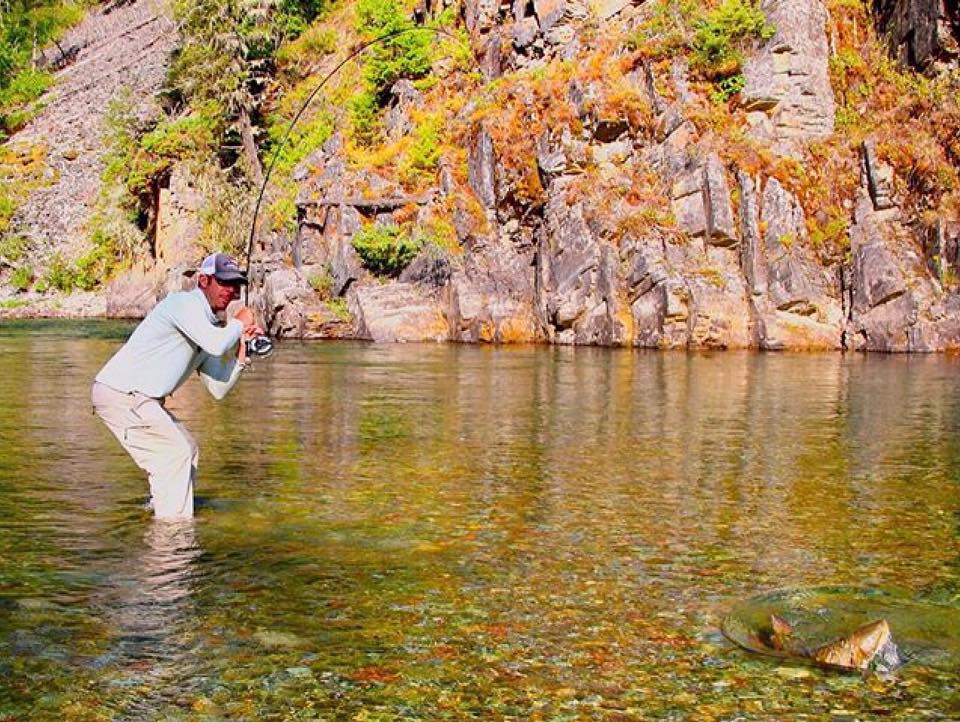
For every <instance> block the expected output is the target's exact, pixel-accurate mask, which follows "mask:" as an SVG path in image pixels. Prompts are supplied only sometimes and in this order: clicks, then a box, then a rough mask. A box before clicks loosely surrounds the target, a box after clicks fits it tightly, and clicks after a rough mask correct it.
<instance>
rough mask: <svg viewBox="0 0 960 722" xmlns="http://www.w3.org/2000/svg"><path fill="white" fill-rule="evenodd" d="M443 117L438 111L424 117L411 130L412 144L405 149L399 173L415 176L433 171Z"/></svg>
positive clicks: (438, 150)
mask: <svg viewBox="0 0 960 722" xmlns="http://www.w3.org/2000/svg"><path fill="white" fill-rule="evenodd" d="M442 125H443V119H442V118H441V116H440V114H439V113H432V114H430V115H428V116H427V117H426V118H424V120H423V122H421V123H420V124H419V125H417V127H416V128H415V129H414V131H413V146H412V147H411V148H410V150H409V151H407V155H406V158H405V159H404V163H403V167H402V169H401V173H402V174H403V175H405V176H408V177H410V176H415V175H417V174H421V173H433V171H435V170H436V169H437V163H438V162H439V160H440V130H441V128H442Z"/></svg>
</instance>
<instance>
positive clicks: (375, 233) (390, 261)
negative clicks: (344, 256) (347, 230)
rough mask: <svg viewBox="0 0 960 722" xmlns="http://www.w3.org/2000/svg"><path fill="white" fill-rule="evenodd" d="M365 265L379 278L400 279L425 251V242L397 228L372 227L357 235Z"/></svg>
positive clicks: (387, 226) (378, 225) (353, 241)
mask: <svg viewBox="0 0 960 722" xmlns="http://www.w3.org/2000/svg"><path fill="white" fill-rule="evenodd" d="M352 244H353V247H354V249H356V251H357V255H359V256H360V260H361V261H363V265H364V266H365V267H366V268H368V269H369V270H370V271H372V272H373V273H375V274H377V275H378V276H397V275H399V274H400V271H402V270H403V269H404V268H406V266H407V264H409V263H410V261H412V260H413V259H414V258H415V257H416V255H417V254H418V253H419V252H420V249H421V248H422V241H421V240H419V239H415V238H412V237H411V236H410V234H409V233H408V232H407V231H406V230H404V229H402V228H401V227H400V226H396V225H381V224H370V225H368V226H364V227H363V228H361V229H360V230H359V231H357V232H356V233H355V234H354V235H353V239H352Z"/></svg>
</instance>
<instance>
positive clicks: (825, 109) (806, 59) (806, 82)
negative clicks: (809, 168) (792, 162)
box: [743, 0, 834, 141]
mask: <svg viewBox="0 0 960 722" xmlns="http://www.w3.org/2000/svg"><path fill="white" fill-rule="evenodd" d="M761 7H762V8H763V10H764V11H765V12H766V14H767V17H768V19H769V21H770V22H771V23H772V24H773V25H774V26H775V27H776V29H777V30H776V33H775V34H774V36H773V37H772V38H771V39H770V40H768V41H767V42H766V44H765V45H764V46H763V48H762V49H761V50H760V52H759V53H758V54H757V55H756V56H755V57H752V58H750V59H749V60H748V61H747V63H746V65H745V66H744V69H743V75H744V78H745V80H746V85H745V87H744V89H743V106H744V108H745V109H746V110H747V111H753V112H757V113H765V114H767V115H768V116H769V117H770V119H771V120H772V123H773V137H772V138H768V140H775V141H789V140H791V139H799V140H805V139H809V138H817V137H822V136H826V135H829V134H830V133H831V132H833V116H834V98H833V89H832V88H831V87H830V78H829V74H828V68H827V60H828V57H829V50H828V46H827V36H826V31H825V29H826V22H827V11H826V9H825V8H824V6H823V3H822V2H821V0H765V2H763V3H762V5H761ZM758 127H761V128H762V127H763V126H762V125H760V126H758ZM761 135H762V134H761Z"/></svg>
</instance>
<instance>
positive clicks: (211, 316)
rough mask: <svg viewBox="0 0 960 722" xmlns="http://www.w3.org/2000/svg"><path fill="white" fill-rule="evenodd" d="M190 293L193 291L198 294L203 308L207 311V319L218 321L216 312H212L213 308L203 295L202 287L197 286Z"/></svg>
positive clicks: (211, 321)
mask: <svg viewBox="0 0 960 722" xmlns="http://www.w3.org/2000/svg"><path fill="white" fill-rule="evenodd" d="M190 293H195V294H197V295H198V296H200V298H201V300H202V301H203V308H204V310H206V312H207V319H209V321H210V323H219V322H220V319H218V318H217V314H215V313H214V312H213V309H212V308H210V302H209V301H208V300H207V297H206V296H205V295H204V293H203V289H202V288H200V287H199V286H198V287H197V288H195V289H193V290H192V291H191V292H190Z"/></svg>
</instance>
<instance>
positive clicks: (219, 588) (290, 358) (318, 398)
mask: <svg viewBox="0 0 960 722" xmlns="http://www.w3.org/2000/svg"><path fill="white" fill-rule="evenodd" d="M2 333H3V331H2V329H0V334H2ZM6 341H7V343H6V346H7V353H6V354H5V355H4V356H3V357H0V397H2V398H3V399H4V404H2V405H0V544H2V548H3V549H4V550H9V551H6V552H4V553H5V555H6V556H4V557H3V566H2V568H0V571H2V575H3V576H2V578H0V600H2V603H0V610H3V613H2V614H0V656H2V657H3V658H4V659H6V660H7V661H6V662H0V665H2V664H6V665H7V666H6V667H4V668H3V670H0V671H3V672H4V678H6V679H8V680H14V682H8V683H7V684H6V688H5V690H4V694H6V695H7V697H6V698H3V697H0V714H4V713H6V710H10V711H11V713H14V712H15V713H16V714H18V715H20V716H22V717H27V718H36V719H43V718H44V715H47V718H54V717H56V716H57V714H58V713H59V712H62V710H63V709H64V708H65V705H66V704H67V702H66V701H64V700H65V699H66V698H67V697H69V698H70V699H71V700H79V701H78V702H76V703H77V704H80V705H81V707H82V708H83V709H88V708H85V707H83V705H85V704H89V705H91V706H90V707H89V709H96V705H98V704H99V705H105V706H106V707H107V708H108V709H110V710H112V711H113V714H115V715H120V716H121V718H124V719H162V718H171V719H180V718H184V717H187V718H191V719H192V718H196V719H240V718H243V719H270V718H276V719H282V718H285V717H289V718H293V716H294V714H295V712H294V711H292V709H293V708H294V707H296V709H298V710H311V712H310V714H314V715H315V716H316V717H318V718H321V719H349V718H352V717H354V716H357V715H360V716H361V717H362V715H363V714H368V715H370V714H373V715H374V716H376V715H380V717H381V718H383V719H409V718H417V717H419V718H423V719H465V718H469V717H474V718H489V719H504V718H508V717H514V718H520V719H533V718H536V717H540V718H543V719H550V718H557V719H565V718H567V719H574V718H583V719H588V718H589V719H611V720H612V719H624V718H626V719H640V718H650V719H681V718H683V717H682V714H683V713H682V712H681V711H680V710H689V709H693V708H694V707H696V708H697V709H698V710H699V711H698V712H697V714H698V715H699V716H700V717H702V718H703V719H709V718H711V717H713V718H724V719H733V718H737V717H742V718H745V719H751V718H758V717H761V716H762V714H766V715H767V717H768V718H769V717H771V716H773V717H775V718H776V717H778V716H779V717H780V718H784V717H789V716H791V715H798V714H805V715H808V716H812V717H816V716H817V715H823V714H827V713H828V712H829V710H830V709H835V708H836V709H839V708H843V709H846V710H853V713H854V714H858V715H860V716H861V717H862V718H866V717H868V716H870V715H873V714H874V712H875V710H876V709H882V710H884V714H885V716H888V717H892V718H897V717H898V716H899V717H901V718H903V719H910V714H914V713H916V714H919V713H917V712H916V710H925V711H926V712H929V713H931V714H932V716H936V715H937V714H939V715H940V716H941V717H942V716H943V715H947V716H949V712H948V711H949V710H953V709H956V708H958V707H960V703H958V701H957V700H956V699H954V698H953V697H951V696H950V694H948V693H946V692H944V691H943V690H944V689H947V688H960V685H958V684H956V683H957V682H960V679H956V674H955V673H954V674H953V677H951V678H950V679H949V680H947V684H946V685H941V683H940V681H939V680H938V681H933V680H932V678H931V677H928V676H924V675H927V674H932V673H928V672H920V671H909V670H908V671H906V672H905V673H904V674H905V675H906V677H904V679H905V680H908V681H909V684H908V683H907V681H905V682H904V684H903V685H902V686H893V687H891V688H890V689H889V690H881V691H879V692H877V691H871V689H870V688H869V687H866V686H864V685H862V684H861V683H860V682H859V680H852V681H843V680H841V681H837V680H836V679H834V678H831V677H819V676H816V675H819V674H820V672H809V674H810V675H814V676H811V677H809V678H805V677H797V678H796V679H810V680H811V682H810V684H807V683H805V682H802V683H798V684H801V685H804V686H802V688H800V687H797V686H796V685H792V684H785V680H784V677H783V676H782V675H781V674H780V673H778V672H777V671H776V670H777V667H776V666H774V665H770V664H769V663H767V662H764V661H759V662H758V661H756V660H753V659H752V658H749V657H746V656H745V655H744V654H743V653H741V652H739V651H737V650H735V649H732V648H730V647H728V646H724V645H723V643H722V641H721V640H720V639H719V637H718V633H717V624H718V622H719V619H720V617H721V616H722V614H723V613H724V612H725V611H726V610H727V609H729V607H730V605H731V604H732V603H734V602H735V601H736V600H738V599H742V598H746V597H750V596H753V595H755V594H757V593H760V592H764V591H768V590H771V589H774V588H777V587H785V586H803V585H817V586H823V585H863V584H870V585H878V586H891V585H895V586H899V587H902V588H904V590H905V591H906V592H907V593H908V594H911V595H914V596H936V597H937V598H938V599H940V600H950V599H951V598H952V595H953V594H955V593H956V589H957V588H958V579H960V564H958V559H960V541H958V539H960V535H958V530H957V519H958V518H960V501H958V496H957V494H956V483H957V480H958V474H957V471H956V470H957V469H958V468H960V466H958V463H960V454H958V446H957V440H956V439H957V432H958V431H960V405H958V400H960V395H958V387H957V384H956V382H955V379H956V378H957V371H958V370H960V369H958V361H957V360H956V359H953V358H949V357H922V358H906V357H877V356H841V355H836V354H829V355H828V354H823V355H817V354H811V355H777V354H749V353H723V354H712V353H710V354H681V353H650V352H633V351H624V350H606V349H570V348H561V349H549V348H505V349H492V348H477V347H462V346H365V345H361V344H316V345H297V344H286V345H284V346H283V347H281V348H280V349H279V351H278V353H277V354H275V355H274V356H273V357H272V358H271V359H269V360H267V361H265V362H262V363H260V364H258V367H257V369H256V370H255V371H254V372H253V373H252V374H251V375H249V376H247V377H245V378H244V379H243V381H242V383H241V384H240V385H238V387H237V388H236V389H235V390H234V392H233V393H232V394H231V395H230V396H229V397H228V398H227V399H226V400H225V401H224V402H222V403H219V404H218V403H216V402H214V401H212V400H211V399H209V398H208V397H207V396H206V395H205V392H204V391H203V389H202V388H201V387H200V386H199V384H195V383H193V382H190V383H188V384H187V385H186V386H185V387H183V388H182V389H181V390H180V391H178V393H177V394H176V396H175V397H174V399H173V400H172V401H171V403H170V406H171V408H172V409H173V410H174V413H176V414H177V415H178V416H180V417H181V418H183V419H184V421H185V423H186V424H187V426H188V427H189V428H190V429H191V432H192V433H193V434H194V436H195V437H196V438H197V441H198V443H199V445H200V469H199V475H198V488H197V493H198V495H199V497H201V498H203V499H205V500H206V503H205V504H202V505H198V510H197V519H196V521H195V523H194V524H191V525H189V526H186V527H183V528H180V527H178V526H176V525H174V526H173V527H168V526H166V525H162V524H161V525H157V524H154V523H152V522H151V521H150V517H149V515H147V514H145V513H144V512H143V511H142V510H141V509H140V508H139V503H140V502H141V501H142V499H143V497H144V494H145V490H146V482H145V480H144V479H143V478H142V475H141V474H140V472H139V471H138V470H137V469H136V467H135V466H134V465H133V464H132V463H131V462H130V461H129V459H128V458H127V457H126V455H125V454H124V452H123V451H122V449H120V448H119V446H118V445H117V444H116V442H115V441H114V440H113V439H112V437H110V436H109V434H108V433H106V432H105V430H103V429H102V428H101V427H100V425H98V424H97V423H96V420H95V419H93V418H92V417H91V416H90V415H89V413H88V409H87V408H86V407H87V400H86V391H87V386H88V384H89V379H90V378H92V376H93V374H94V373H95V372H96V370H97V369H98V368H99V366H100V365H101V364H102V363H103V361H104V360H105V359H106V358H107V357H108V356H109V354H110V353H111V352H112V351H113V350H114V348H115V347H116V345H118V343H119V339H110V338H106V339H104V338H77V337H64V336H57V335H51V334H30V333H20V334H19V335H17V334H11V335H10V337H9V338H7V339H6ZM27 369H29V371H28V370H27ZM78 380H82V384H80V383H79V381H78ZM58 629H61V630H62V629H66V630H69V633H66V634H65V633H61V632H59V631H58ZM894 634H896V630H894ZM937 674H939V672H937ZM945 674H948V673H945ZM911 675H912V676H911ZM27 679H41V680H43V682H44V684H45V685H46V686H47V687H50V688H52V689H54V690H55V691H54V692H51V693H50V694H47V695H46V696H44V697H41V696H40V695H39V694H38V693H36V692H35V691H33V690H32V689H30V686H29V685H27V684H26V682H25V681H24V680H27ZM791 679H792V678H791ZM18 680H19V681H18ZM731 680H732V681H731ZM789 681H790V680H789V679H788V682H789ZM3 687H4V685H2V684H0V688H3ZM57 690H60V691H62V694H63V696H64V698H63V699H61V698H59V697H57V696H56V695H57V694H59V693H60V692H57ZM84 690H89V693H87V692H84ZM174 690H175V691H174ZM800 692H802V694H801V693H800ZM51 695H52V696H51ZM94 698H96V700H97V701H96V702H94ZM4 700H5V701H4ZM58 700H59V701H58ZM677 700H679V701H677ZM745 700H746V701H745ZM757 700H761V701H762V702H763V704H762V705H761V706H762V708H763V709H762V710H760V709H758V708H756V709H755V707H756V705H755V704H754V703H755V702H756V701H757ZM2 705H6V707H3V706H2ZM24 710H27V712H24ZM911 710H912V712H911ZM926 712H925V713H926ZM304 714H307V713H306V712H304ZM91 715H92V712H91ZM190 715H193V717H190Z"/></svg>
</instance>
